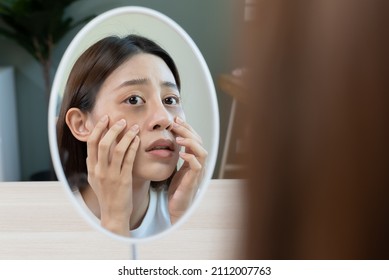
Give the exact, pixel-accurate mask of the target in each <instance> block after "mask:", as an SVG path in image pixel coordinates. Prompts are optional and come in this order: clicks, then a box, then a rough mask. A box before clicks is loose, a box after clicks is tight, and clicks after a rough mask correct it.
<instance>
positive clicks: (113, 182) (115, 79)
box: [50, 8, 219, 238]
mask: <svg viewBox="0 0 389 280" xmlns="http://www.w3.org/2000/svg"><path fill="white" fill-rule="evenodd" d="M124 12H125V13H124V14H123V9H116V11H113V12H110V16H107V15H102V16H100V17H98V18H97V19H96V20H94V22H91V23H90V24H88V25H87V26H86V28H84V29H86V30H87V31H88V30H90V31H88V32H87V31H85V30H82V31H81V32H80V33H81V35H82V36H81V35H80V34H79V35H80V36H79V37H78V38H77V37H76V38H75V39H74V42H72V44H71V45H70V46H69V48H68V50H67V53H65V55H64V57H63V59H62V61H61V64H60V67H59V70H58V72H57V74H56V78H55V80H54V86H53V91H54V92H55V95H56V100H55V101H52V102H51V103H52V104H50V106H51V107H53V106H55V107H56V109H53V108H51V110H50V112H51V113H52V112H55V115H54V116H53V114H51V116H50V118H52V119H53V118H54V119H55V122H54V126H55V128H54V130H55V131H56V136H55V137H56V141H55V142H56V143H55V145H56V147H55V148H53V145H52V141H51V142H50V144H51V146H52V148H53V149H54V150H56V151H57V155H55V156H53V161H54V165H55V167H56V172H57V175H58V177H59V179H61V178H62V179H63V180H62V181H64V182H65V183H66V184H65V185H66V186H65V187H66V188H69V189H70V190H71V193H72V195H73V196H74V200H75V201H76V203H78V205H79V206H80V208H81V209H83V211H84V212H85V213H86V216H88V217H89V218H90V219H91V220H92V222H93V223H95V224H99V225H100V226H101V228H103V229H105V230H108V231H109V232H111V233H114V234H115V235H118V236H121V237H131V238H147V237H151V236H154V235H157V234H159V233H162V232H165V231H166V230H168V229H170V228H171V227H172V226H173V225H175V224H177V223H178V222H179V221H181V220H182V219H181V218H182V217H183V216H186V215H187V213H188V210H189V209H190V208H191V207H192V205H193V204H195V202H198V201H197V200H198V198H199V196H200V193H202V192H203V191H204V190H203V189H204V188H203V187H202V186H205V185H206V184H207V181H209V179H210V177H211V175H212V172H213V168H214V164H215V160H216V152H217V142H218V132H219V131H218V125H217V124H218V119H217V115H218V111H217V106H216V97H215V93H214V89H213V84H212V82H211V79H210V75H209V71H208V69H207V68H206V64H205V63H204V61H203V58H202V57H201V55H200V53H199V52H198V50H197V49H196V48H195V46H193V45H192V42H191V41H190V40H189V39H188V38H189V37H186V36H187V35H186V34H185V33H183V31H181V30H180V29H178V28H177V27H175V26H174V25H172V23H171V22H170V21H167V20H166V19H165V18H163V17H161V15H160V14H156V13H154V14H152V15H153V17H150V11H147V10H142V9H141V10H139V8H138V9H135V10H134V9H131V8H127V10H125V11H124ZM142 12H143V13H144V12H147V16H144V17H143V19H142V20H143V21H144V23H145V24H144V25H143V26H146V27H147V30H150V29H149V27H150V21H156V20H159V21H160V22H162V23H163V24H162V26H164V27H165V28H166V30H169V31H170V33H171V34H173V36H169V33H165V34H166V35H167V37H166V38H163V39H161V38H160V40H158V41H162V42H169V43H167V44H166V45H169V44H170V45H171V46H173V47H169V46H168V47H167V48H165V47H163V46H162V44H160V43H158V42H157V40H155V39H154V38H153V37H156V38H157V37H158V36H153V35H152V32H150V31H148V32H142V31H139V30H140V29H141V28H139V29H138V30H136V31H135V32H134V29H133V28H131V30H130V31H131V32H128V34H123V32H121V33H120V34H117V32H115V31H112V32H107V30H109V29H110V28H111V29H112V30H115V29H114V28H113V27H114V24H113V23H112V22H113V21H114V22H116V23H118V22H121V23H122V21H121V20H118V17H119V18H120V17H121V18H123V15H127V16H128V18H127V19H126V21H128V20H129V21H131V16H134V18H136V20H137V21H138V24H139V26H142V25H141V24H140V23H139V22H141V21H142V20H140V18H142V17H140V16H142ZM126 13H127V14H126ZM102 24H103V25H104V28H101V26H102ZM131 26H133V25H131ZM92 27H93V28H92ZM159 28H160V27H159ZM96 30H98V31H99V30H100V31H101V32H100V33H99V32H98V31H96ZM83 32H84V33H83ZM141 33H146V34H145V35H144V34H141ZM85 34H86V35H88V36H84V35H85ZM96 34H97V35H96ZM158 34H160V33H159V32H158ZM171 40H176V42H177V46H174V44H173V43H174V41H173V42H172V41H171ZM164 45H165V44H164ZM80 48H81V49H83V51H82V52H80ZM168 49H169V50H168ZM183 49H184V50H183ZM185 52H186V53H188V54H189V55H188V56H183V54H185ZM194 59H195V60H194ZM73 61H74V63H73ZM193 61H194V63H193ZM191 63H192V64H191ZM184 65H185V66H191V65H193V67H191V68H188V67H183V66H184ZM64 77H66V79H65V78H64ZM189 88H190V90H188V89H189ZM204 89H205V90H204ZM198 91H199V92H201V93H198V94H196V95H194V93H195V92H198ZM204 96H205V99H204ZM203 101H206V102H205V103H206V104H205V105H204V106H202V108H200V106H198V107H197V108H195V107H192V106H196V105H199V104H202V103H203ZM207 101H208V102H207ZM189 102H190V103H189ZM207 103H208V104H207ZM187 109H189V110H187ZM57 111H59V112H57ZM202 113H203V114H205V116H206V117H208V118H209V119H208V124H204V122H203V119H201V117H200V116H199V114H202ZM209 116H210V117H209ZM215 116H216V117H215ZM196 119H197V121H194V120H196ZM192 120H193V121H192ZM52 123H53V122H52ZM200 124H201V126H200ZM215 124H216V125H215ZM208 155H209V156H208ZM56 160H58V161H59V162H60V163H58V162H57V163H56ZM85 213H84V214H85ZM84 216H85V215H84Z"/></svg>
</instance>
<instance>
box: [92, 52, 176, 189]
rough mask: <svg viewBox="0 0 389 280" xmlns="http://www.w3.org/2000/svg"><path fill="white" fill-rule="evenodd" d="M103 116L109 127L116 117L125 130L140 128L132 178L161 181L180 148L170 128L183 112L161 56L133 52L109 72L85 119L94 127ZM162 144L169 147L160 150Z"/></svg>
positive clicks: (170, 172) (171, 171) (168, 174)
mask: <svg viewBox="0 0 389 280" xmlns="http://www.w3.org/2000/svg"><path fill="white" fill-rule="evenodd" d="M104 115H108V116H109V127H111V126H112V125H113V124H115V123H116V122H117V121H119V120H120V119H125V120H126V121H127V127H126V131H127V130H129V129H130V128H131V127H132V126H133V125H135V124H138V125H139V127H140V131H139V134H138V135H139V138H140V146H139V148H138V151H137V154H136V158H135V162H134V166H133V177H134V179H142V180H152V181H162V180H165V179H167V178H168V177H169V176H170V175H171V174H172V173H173V171H174V169H175V168H176V165H177V161H178V157H179V155H178V153H179V149H180V147H179V146H178V145H177V144H176V141H175V135H173V133H172V132H171V131H170V128H171V125H172V123H173V122H174V118H175V117H176V116H178V117H180V118H182V119H184V112H183V110H182V107H181V102H180V93H179V91H178V89H177V86H176V82H175V79H174V76H173V74H172V72H171V71H170V69H169V67H168V66H167V65H166V63H165V62H164V61H163V60H162V59H161V58H159V57H157V56H155V55H151V54H137V55H135V56H133V57H132V58H131V59H129V60H128V61H126V62H125V63H123V64H122V65H121V66H120V67H119V68H117V69H116V70H115V71H114V72H112V74H111V75H110V76H109V77H108V78H107V79H106V80H105V82H104V83H103V85H102V87H101V89H100V91H99V93H98V94H97V98H96V103H95V107H94V109H93V110H92V112H91V113H90V114H89V115H88V119H89V121H90V123H91V124H92V126H94V125H95V124H96V123H97V122H98V121H99V120H100V119H101V117H102V116H104ZM166 145H170V149H160V148H162V146H166Z"/></svg>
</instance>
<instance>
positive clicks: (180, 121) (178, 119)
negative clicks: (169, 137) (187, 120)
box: [176, 117, 184, 124]
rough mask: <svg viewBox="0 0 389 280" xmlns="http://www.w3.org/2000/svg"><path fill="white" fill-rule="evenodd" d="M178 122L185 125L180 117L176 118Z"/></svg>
mask: <svg viewBox="0 0 389 280" xmlns="http://www.w3.org/2000/svg"><path fill="white" fill-rule="evenodd" d="M176 121H177V122H178V123H179V124H183V123H184V121H183V119H181V118H180V117H177V118H176Z"/></svg>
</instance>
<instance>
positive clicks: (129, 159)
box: [122, 135, 140, 177]
mask: <svg viewBox="0 0 389 280" xmlns="http://www.w3.org/2000/svg"><path fill="white" fill-rule="evenodd" d="M139 143H140V139H139V136H138V135H136V136H135V138H134V140H133V141H132V144H131V145H130V147H129V149H128V150H127V153H126V155H125V157H124V161H123V167H122V173H123V174H128V176H129V177H132V167H133V165H134V160H135V155H136V152H137V150H138V148H139Z"/></svg>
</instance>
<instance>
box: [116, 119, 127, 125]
mask: <svg viewBox="0 0 389 280" xmlns="http://www.w3.org/2000/svg"><path fill="white" fill-rule="evenodd" d="M117 124H118V125H120V126H125V125H126V120H125V119H121V120H120V121H118V122H117Z"/></svg>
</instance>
